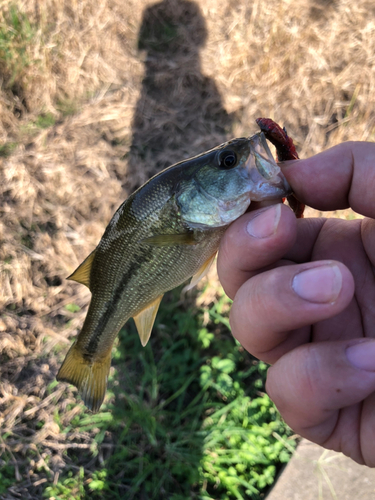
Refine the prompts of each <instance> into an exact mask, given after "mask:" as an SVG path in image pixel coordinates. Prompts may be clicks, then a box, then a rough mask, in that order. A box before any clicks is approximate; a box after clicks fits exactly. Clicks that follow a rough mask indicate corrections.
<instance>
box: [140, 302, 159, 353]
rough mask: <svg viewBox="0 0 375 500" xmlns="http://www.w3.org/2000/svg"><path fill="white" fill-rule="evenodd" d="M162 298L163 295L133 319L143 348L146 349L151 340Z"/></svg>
mask: <svg viewBox="0 0 375 500" xmlns="http://www.w3.org/2000/svg"><path fill="white" fill-rule="evenodd" d="M162 298H163V295H160V297H158V298H157V299H156V300H154V301H153V302H151V304H149V305H148V306H146V307H145V308H144V309H143V310H142V311H141V312H140V313H138V314H137V315H136V316H134V318H133V319H134V322H135V326H136V327H137V330H138V335H139V338H140V339H141V344H142V345H143V347H145V345H146V344H147V342H148V340H149V338H150V335H151V331H152V327H153V326H154V322H155V318H156V314H157V312H158V309H159V305H160V301H161V299H162Z"/></svg>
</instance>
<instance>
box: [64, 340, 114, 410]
mask: <svg viewBox="0 0 375 500" xmlns="http://www.w3.org/2000/svg"><path fill="white" fill-rule="evenodd" d="M110 367H111V350H109V351H108V353H107V354H106V355H105V356H104V357H102V358H100V359H99V360H95V361H91V362H90V361H88V360H86V359H85V358H84V356H83V355H82V352H81V350H80V349H79V347H78V346H77V344H73V345H72V347H71V348H70V349H69V351H68V354H67V355H66V358H65V359H64V362H63V364H62V365H61V367H60V370H59V372H58V374H57V376H56V379H57V380H59V381H61V382H68V383H69V384H73V385H75V386H76V387H77V389H78V391H79V393H80V395H81V397H82V399H83V402H84V403H85V405H86V406H87V407H88V408H89V409H90V410H92V411H93V412H94V413H95V412H97V411H99V408H100V406H101V404H102V403H103V400H104V396H105V393H106V390H107V380H108V374H109V369H110Z"/></svg>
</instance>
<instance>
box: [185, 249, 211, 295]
mask: <svg viewBox="0 0 375 500" xmlns="http://www.w3.org/2000/svg"><path fill="white" fill-rule="evenodd" d="M215 257H216V252H215V253H214V254H213V255H212V256H211V257H210V258H208V259H207V260H206V262H204V264H203V265H202V266H201V267H200V268H199V269H198V271H197V272H196V273H195V274H194V276H193V277H192V278H191V281H190V283H189V285H188V286H187V287H186V288H185V290H191V289H192V288H193V287H195V285H196V284H197V283H198V282H199V281H200V280H201V279H202V278H204V277H205V276H206V274H207V273H208V271H209V270H210V267H211V264H212V263H213V261H214V260H215Z"/></svg>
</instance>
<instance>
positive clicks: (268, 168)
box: [243, 132, 292, 201]
mask: <svg viewBox="0 0 375 500" xmlns="http://www.w3.org/2000/svg"><path fill="white" fill-rule="evenodd" d="M249 143H250V154H249V158H248V160H247V162H246V164H245V165H244V170H243V175H244V176H245V177H247V179H248V180H249V181H250V183H251V185H252V189H251V191H250V193H249V194H250V198H251V200H252V201H263V200H271V199H277V198H280V197H284V196H288V195H290V194H291V193H292V189H291V187H290V185H289V183H288V181H287V180H286V178H285V176H284V174H283V173H282V171H281V169H280V167H279V166H278V164H277V163H276V161H275V159H274V157H273V156H272V153H271V151H270V148H269V146H268V143H267V141H266V138H265V136H264V134H263V132H259V133H258V134H255V135H254V136H252V137H249Z"/></svg>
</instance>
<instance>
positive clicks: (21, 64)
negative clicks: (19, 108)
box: [0, 4, 37, 88]
mask: <svg viewBox="0 0 375 500" xmlns="http://www.w3.org/2000/svg"><path fill="white" fill-rule="evenodd" d="M0 19H1V18H0ZM35 35H36V27H35V26H33V24H32V23H30V21H29V20H28V18H27V16H26V15H25V14H24V13H22V12H20V10H19V9H18V7H17V6H16V5H15V4H13V5H10V7H9V10H8V11H5V12H4V14H3V18H2V20H1V21H0V61H2V62H3V64H4V65H5V69H6V72H7V74H8V75H7V80H6V82H5V83H6V86H7V87H8V88H11V87H12V85H13V84H14V83H15V81H16V80H18V79H20V77H22V75H23V73H24V70H25V68H26V67H28V66H29V65H31V64H35V63H36V62H37V61H35V60H32V59H31V58H30V55H29V53H28V50H27V49H28V47H29V45H30V42H31V40H32V39H33V38H34V37H35Z"/></svg>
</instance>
